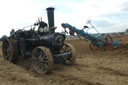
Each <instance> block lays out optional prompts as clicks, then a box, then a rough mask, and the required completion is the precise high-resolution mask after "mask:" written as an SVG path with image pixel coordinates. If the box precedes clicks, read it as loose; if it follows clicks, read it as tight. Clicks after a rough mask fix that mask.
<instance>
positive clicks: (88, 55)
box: [18, 40, 128, 85]
mask: <svg viewBox="0 0 128 85" xmlns="http://www.w3.org/2000/svg"><path fill="white" fill-rule="evenodd" d="M66 42H68V43H71V44H72V45H74V46H75V48H76V50H77V59H76V63H75V64H74V65H73V66H65V65H61V64H59V65H54V68H53V70H52V72H51V73H50V74H47V75H41V74H38V73H37V72H35V71H34V70H33V68H32V67H31V63H30V62H29V61H30V60H26V61H22V60H20V61H19V63H18V66H19V67H22V68H23V69H24V70H25V71H26V72H27V73H28V74H30V75H31V76H32V77H34V78H35V79H37V80H40V81H41V82H44V83H45V84H46V85H128V48H127V47H128V46H124V47H122V48H119V49H115V50H110V51H102V50H96V51H91V50H90V49H89V47H88V43H87V42H85V41H84V40H68V41H66ZM41 82H39V84H37V85H42V83H41ZM29 84H30V83H27V84H25V85H29ZM43 85H44V84H43Z"/></svg>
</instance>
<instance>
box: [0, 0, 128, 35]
mask: <svg viewBox="0 0 128 85" xmlns="http://www.w3.org/2000/svg"><path fill="white" fill-rule="evenodd" d="M125 2H127V0H79V1H78V0H0V23H1V26H0V27H1V28H0V29H1V31H0V37H1V36H2V35H4V34H6V35H9V32H10V30H11V29H12V28H14V29H19V28H22V27H24V26H27V25H31V24H33V23H34V22H35V21H36V20H37V18H38V17H40V16H42V17H43V20H44V21H45V22H47V14H46V10H45V9H46V8H47V7H49V6H53V7H55V8H56V10H55V25H56V26H57V27H58V29H57V31H62V27H61V23H63V22H67V23H70V24H72V25H74V26H76V27H78V28H82V26H83V25H84V24H85V23H86V20H87V19H92V20H101V19H102V20H106V21H107V22H110V23H116V21H115V20H113V19H111V18H109V17H102V16H101V15H105V14H109V13H120V12H122V11H121V6H122V4H123V3H125ZM121 16H123V15H121ZM120 24H123V23H121V22H120ZM124 24H125V23H124ZM116 26H118V25H115V27H116ZM123 26H127V24H125V25H121V26H120V27H122V28H123ZM122 28H121V29H122ZM99 29H101V28H99ZM107 29H109V28H105V27H104V28H102V29H101V30H104V31H105V32H108V31H109V30H107ZM110 29H113V31H114V27H110ZM117 31H122V30H120V28H119V29H118V30H117Z"/></svg>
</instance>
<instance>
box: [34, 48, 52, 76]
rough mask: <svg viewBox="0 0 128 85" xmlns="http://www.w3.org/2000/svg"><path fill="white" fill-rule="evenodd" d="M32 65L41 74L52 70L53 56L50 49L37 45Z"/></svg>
mask: <svg viewBox="0 0 128 85" xmlns="http://www.w3.org/2000/svg"><path fill="white" fill-rule="evenodd" d="M32 65H33V67H34V69H35V70H36V71H37V72H38V73H41V74H45V73H48V72H50V71H51V69H52V67H53V57H52V54H51V52H50V50H49V49H48V48H46V47H43V46H39V47H36V48H35V49H34V50H33V52H32Z"/></svg>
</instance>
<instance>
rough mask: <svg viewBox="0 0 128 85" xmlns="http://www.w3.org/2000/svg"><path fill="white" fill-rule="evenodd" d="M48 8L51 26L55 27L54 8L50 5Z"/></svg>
mask: <svg viewBox="0 0 128 85" xmlns="http://www.w3.org/2000/svg"><path fill="white" fill-rule="evenodd" d="M46 10H47V16H48V23H49V28H51V27H54V8H53V7H49V8H47V9H46Z"/></svg>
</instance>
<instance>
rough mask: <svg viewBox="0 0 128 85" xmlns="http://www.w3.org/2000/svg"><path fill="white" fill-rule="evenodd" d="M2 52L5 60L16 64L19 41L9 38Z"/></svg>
mask: <svg viewBox="0 0 128 85" xmlns="http://www.w3.org/2000/svg"><path fill="white" fill-rule="evenodd" d="M2 52H3V57H4V59H5V60H7V61H10V62H12V63H16V61H17V58H18V53H19V52H18V44H17V40H15V39H9V38H6V39H5V40H3V44H2Z"/></svg>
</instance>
